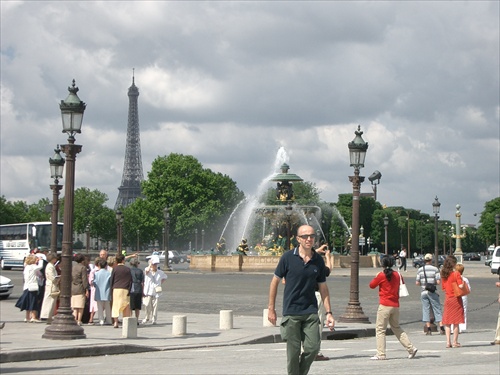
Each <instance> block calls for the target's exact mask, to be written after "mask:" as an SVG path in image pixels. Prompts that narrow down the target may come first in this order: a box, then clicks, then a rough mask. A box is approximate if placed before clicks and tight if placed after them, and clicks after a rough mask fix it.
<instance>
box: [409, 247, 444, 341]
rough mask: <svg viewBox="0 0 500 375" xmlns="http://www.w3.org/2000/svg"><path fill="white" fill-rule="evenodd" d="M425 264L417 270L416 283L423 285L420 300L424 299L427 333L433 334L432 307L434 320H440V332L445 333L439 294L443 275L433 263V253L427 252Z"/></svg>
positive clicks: (423, 311)
mask: <svg viewBox="0 0 500 375" xmlns="http://www.w3.org/2000/svg"><path fill="white" fill-rule="evenodd" d="M424 262H425V264H424V265H423V266H422V267H420V268H419V269H418V271H417V277H416V284H417V285H420V286H421V287H422V292H421V293H420V300H421V301H422V321H423V322H425V325H426V326H427V329H426V333H425V334H426V335H429V336H430V335H432V332H431V308H432V311H433V313H434V322H435V323H436V322H439V327H440V333H441V334H442V335H444V334H445V331H444V327H443V326H442V325H441V319H442V316H443V315H442V310H441V302H440V301H439V294H437V285H439V284H441V275H440V273H439V270H438V269H437V268H436V267H434V266H433V265H432V254H429V253H427V254H425V256H424Z"/></svg>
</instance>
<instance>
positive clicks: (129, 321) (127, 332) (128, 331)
mask: <svg viewBox="0 0 500 375" xmlns="http://www.w3.org/2000/svg"><path fill="white" fill-rule="evenodd" d="M122 337H124V338H127V339H136V338H137V318H132V317H128V318H123V326H122Z"/></svg>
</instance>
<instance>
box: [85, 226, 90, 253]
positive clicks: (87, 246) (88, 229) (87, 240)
mask: <svg viewBox="0 0 500 375" xmlns="http://www.w3.org/2000/svg"><path fill="white" fill-rule="evenodd" d="M85 234H86V235H87V237H86V238H85V247H86V249H87V254H88V253H89V250H90V224H87V226H86V227H85Z"/></svg>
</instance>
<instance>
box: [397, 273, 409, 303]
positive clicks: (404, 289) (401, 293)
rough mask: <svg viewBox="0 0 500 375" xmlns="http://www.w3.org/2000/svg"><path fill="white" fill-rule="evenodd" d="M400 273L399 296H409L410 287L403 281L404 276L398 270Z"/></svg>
mask: <svg viewBox="0 0 500 375" xmlns="http://www.w3.org/2000/svg"><path fill="white" fill-rule="evenodd" d="M398 274H399V296H400V297H408V296H409V295H410V293H408V288H407V287H406V284H405V283H404V282H403V276H401V274H400V273H399V272H398Z"/></svg>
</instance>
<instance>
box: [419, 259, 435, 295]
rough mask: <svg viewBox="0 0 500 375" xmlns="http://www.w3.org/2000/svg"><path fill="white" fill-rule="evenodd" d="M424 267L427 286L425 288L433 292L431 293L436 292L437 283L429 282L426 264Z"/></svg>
mask: <svg viewBox="0 0 500 375" xmlns="http://www.w3.org/2000/svg"><path fill="white" fill-rule="evenodd" d="M422 268H423V270H424V277H425V288H424V289H425V290H427V291H429V292H431V293H434V292H436V284H432V283H427V274H426V273H425V264H424V266H423V267H422Z"/></svg>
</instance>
